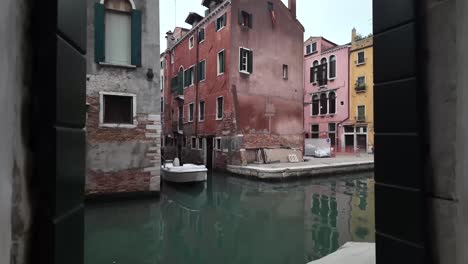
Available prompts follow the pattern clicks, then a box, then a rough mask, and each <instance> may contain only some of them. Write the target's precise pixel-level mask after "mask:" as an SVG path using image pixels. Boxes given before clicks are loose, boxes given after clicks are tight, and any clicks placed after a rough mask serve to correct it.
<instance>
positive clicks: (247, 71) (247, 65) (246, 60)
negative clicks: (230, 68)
mask: <svg viewBox="0 0 468 264" xmlns="http://www.w3.org/2000/svg"><path fill="white" fill-rule="evenodd" d="M242 50H246V51H247V57H246V58H245V70H241V66H242V61H239V72H241V73H244V74H250V72H249V53H248V52H252V50H251V49H248V48H245V47H239V57H240V55H241V52H242Z"/></svg>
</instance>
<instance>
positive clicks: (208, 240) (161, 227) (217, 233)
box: [85, 173, 374, 264]
mask: <svg viewBox="0 0 468 264" xmlns="http://www.w3.org/2000/svg"><path fill="white" fill-rule="evenodd" d="M348 241H361V242H373V241H374V180H373V174H360V175H348V176H346V177H339V178H324V179H315V180H302V181H297V182H288V183H264V182H257V181H252V180H248V179H243V178H236V177H231V176H229V175H226V174H220V173H215V174H213V175H210V176H209V180H208V182H207V183H204V184H198V185H192V186H178V185H167V184H165V185H164V186H163V190H162V193H161V196H160V198H158V199H155V200H149V201H141V200H140V201H127V202H115V203H101V204H93V205H87V207H86V216H85V264H146V263H148V264H150V263H151V264H155V263H158V264H159V263H161V264H188V263H190V264H211V263H213V264H219V263H222V264H231V263H232V264H234V263H236V264H238V263H239V264H250V263H251V264H300V263H307V262H309V261H311V260H315V259H318V258H321V257H323V256H326V255H328V254H330V253H332V252H334V251H336V250H337V249H338V248H339V247H340V246H341V245H343V244H344V243H346V242H348Z"/></svg>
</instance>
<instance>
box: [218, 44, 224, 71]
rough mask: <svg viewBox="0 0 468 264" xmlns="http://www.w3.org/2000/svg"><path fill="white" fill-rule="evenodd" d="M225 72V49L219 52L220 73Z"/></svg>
mask: <svg viewBox="0 0 468 264" xmlns="http://www.w3.org/2000/svg"><path fill="white" fill-rule="evenodd" d="M222 73H224V50H223V51H221V52H220V53H218V74H222Z"/></svg>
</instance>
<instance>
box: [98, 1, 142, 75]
mask: <svg viewBox="0 0 468 264" xmlns="http://www.w3.org/2000/svg"><path fill="white" fill-rule="evenodd" d="M94 15H95V16H94V26H95V28H94V31H95V38H94V42H95V61H96V63H111V64H119V65H134V66H141V11H140V10H136V9H135V4H134V2H133V0H101V1H100V3H96V4H95V14H94Z"/></svg>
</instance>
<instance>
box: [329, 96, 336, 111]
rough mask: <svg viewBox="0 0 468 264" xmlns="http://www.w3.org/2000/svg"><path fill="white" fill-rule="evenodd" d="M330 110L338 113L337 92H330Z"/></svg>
mask: <svg viewBox="0 0 468 264" xmlns="http://www.w3.org/2000/svg"><path fill="white" fill-rule="evenodd" d="M328 109H329V110H328V112H329V113H330V114H335V113H336V94H335V92H330V93H329V94H328Z"/></svg>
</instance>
